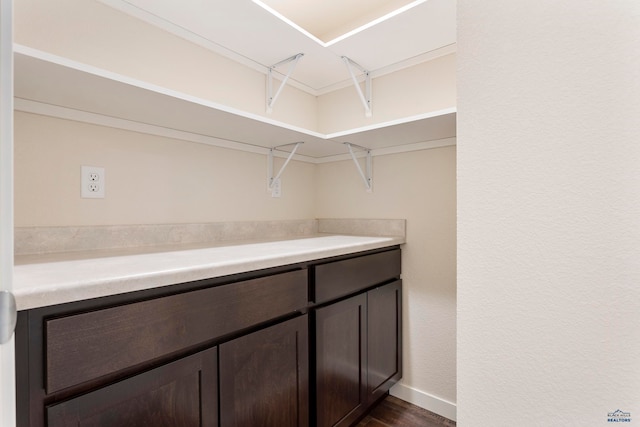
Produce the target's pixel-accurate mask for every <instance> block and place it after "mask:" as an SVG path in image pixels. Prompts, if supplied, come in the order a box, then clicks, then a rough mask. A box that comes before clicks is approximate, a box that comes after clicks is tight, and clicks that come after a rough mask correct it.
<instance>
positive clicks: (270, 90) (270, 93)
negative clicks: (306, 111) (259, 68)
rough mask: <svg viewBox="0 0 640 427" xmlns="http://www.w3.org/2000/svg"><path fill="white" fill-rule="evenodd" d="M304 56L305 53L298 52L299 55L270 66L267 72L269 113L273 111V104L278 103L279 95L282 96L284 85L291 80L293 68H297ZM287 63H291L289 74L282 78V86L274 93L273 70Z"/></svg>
mask: <svg viewBox="0 0 640 427" xmlns="http://www.w3.org/2000/svg"><path fill="white" fill-rule="evenodd" d="M303 56H304V53H298V54H297V55H293V56H292V57H290V58H287V59H285V60H283V61H280V62H278V63H277V64H274V65H272V66H271V67H269V71H268V73H267V113H271V112H272V111H273V106H274V104H275V103H276V100H277V99H278V96H280V92H282V89H283V88H284V85H285V84H287V80H289V77H291V74H293V70H294V69H295V68H296V65H297V64H298V61H299V60H300V58H302V57H303ZM285 64H289V70H288V71H287V74H286V75H285V77H284V79H283V80H282V83H280V87H278V90H277V91H276V93H275V95H274V94H273V70H275V69H276V68H277V67H279V66H281V65H285Z"/></svg>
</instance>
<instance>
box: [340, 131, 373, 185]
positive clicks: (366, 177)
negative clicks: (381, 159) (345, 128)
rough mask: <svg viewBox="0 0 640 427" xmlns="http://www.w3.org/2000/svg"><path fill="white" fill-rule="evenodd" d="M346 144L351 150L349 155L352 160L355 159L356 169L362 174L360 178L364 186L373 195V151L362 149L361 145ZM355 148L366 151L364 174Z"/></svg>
mask: <svg viewBox="0 0 640 427" xmlns="http://www.w3.org/2000/svg"><path fill="white" fill-rule="evenodd" d="M344 144H345V145H346V146H347V148H348V149H349V154H350V155H351V159H353V163H355V165H356V169H358V173H359V174H360V176H361V177H362V180H363V181H364V186H365V188H366V189H367V192H368V193H371V192H372V191H373V168H372V161H371V150H369V149H368V148H366V147H361V146H359V145H356V144H352V143H350V142H345V143H344ZM353 147H356V148H360V149H362V150H365V151H366V160H365V170H364V172H363V171H362V168H361V167H360V163H359V162H358V158H357V157H356V154H355V153H354V151H353Z"/></svg>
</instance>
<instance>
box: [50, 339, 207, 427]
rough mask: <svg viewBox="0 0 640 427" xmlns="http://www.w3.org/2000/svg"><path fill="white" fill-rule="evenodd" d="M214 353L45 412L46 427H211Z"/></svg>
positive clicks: (172, 364) (114, 385) (109, 387)
mask: <svg viewBox="0 0 640 427" xmlns="http://www.w3.org/2000/svg"><path fill="white" fill-rule="evenodd" d="M217 406H218V398H217V348H212V349H208V350H205V351H202V352H200V353H197V354H194V355H192V356H188V357H185V358H184V359H180V360H177V361H175V362H173V363H169V364H167V365H164V366H161V367H159V368H156V369H152V370H150V371H147V372H144V373H142V374H139V375H136V376H134V377H131V378H128V379H126V380H123V381H120V382H118V383H115V384H112V385H110V386H106V387H103V388H101V389H98V390H96V391H93V392H90V393H87V394H84V395H82V396H79V397H77V398H74V399H71V400H68V401H66V402H63V403H59V404H55V405H51V406H48V407H47V426H48V427H63V426H65V427H67V426H74V427H75V426H79V427H113V426H127V427H147V426H154V427H201V426H202V427H205V426H206V427H215V426H217V425H218V423H217V421H218V420H217V419H218V412H217Z"/></svg>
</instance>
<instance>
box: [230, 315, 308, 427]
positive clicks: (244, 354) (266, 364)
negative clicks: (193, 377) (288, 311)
mask: <svg viewBox="0 0 640 427" xmlns="http://www.w3.org/2000/svg"><path fill="white" fill-rule="evenodd" d="M308 327H309V326H308V320H307V316H306V315H304V316H300V317H296V318H294V319H291V320H288V321H286V322H282V323H279V324H277V325H274V326H271V327H269V328H266V329H263V330H260V331H257V332H254V333H252V334H249V335H245V336H243V337H240V338H237V339H235V340H233V341H229V342H227V343H224V344H222V345H220V424H221V426H225V427H231V426H233V427H303V426H307V425H308V423H309V385H308V378H309V362H308V360H309V351H308V345H309V344H308Z"/></svg>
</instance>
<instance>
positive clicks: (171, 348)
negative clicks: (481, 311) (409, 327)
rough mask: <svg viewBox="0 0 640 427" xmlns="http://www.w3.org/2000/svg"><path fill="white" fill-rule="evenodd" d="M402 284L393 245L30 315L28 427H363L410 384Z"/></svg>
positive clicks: (24, 374) (22, 421) (22, 339)
mask: <svg viewBox="0 0 640 427" xmlns="http://www.w3.org/2000/svg"><path fill="white" fill-rule="evenodd" d="M399 278H400V250H399V249H398V248H393V249H389V250H382V251H373V252H367V253H361V254H358V255H356V256H339V257H335V258H330V259H326V260H323V261H322V262H318V263H317V264H310V265H308V264H300V265H296V266H288V267H286V268H284V267H283V268H282V269H280V268H279V269H277V270H275V271H273V272H272V273H271V274H264V273H263V272H260V274H255V273H252V272H248V273H243V274H240V275H238V276H235V277H232V278H228V277H227V278H222V279H211V280H209V281H205V282H193V283H184V284H177V285H175V286H174V287H171V289H165V288H159V289H151V290H147V291H141V292H138V293H135V294H131V295H128V294H123V295H113V296H110V297H105V298H104V299H95V300H86V301H78V302H73V303H69V304H63V305H59V306H46V307H41V308H36V309H31V310H26V311H21V312H20V313H19V314H18V324H17V329H16V373H17V378H16V396H17V399H16V400H17V408H16V409H17V414H18V416H17V426H18V427H67V426H77V427H113V426H127V427H147V426H153V427H309V426H311V427H316V426H317V427H332V426H340V427H344V426H350V425H353V424H354V423H356V422H357V421H358V420H359V419H360V418H361V417H362V416H363V415H364V414H365V413H366V411H368V410H369V409H370V408H371V406H372V404H374V403H375V402H376V401H377V400H378V399H379V398H381V397H382V396H384V394H385V393H387V391H388V390H389V388H390V387H391V385H393V384H394V383H395V382H396V381H397V380H398V379H399V378H400V375H401V366H400V363H401V362H400V359H401V354H400V339H401V326H400V321H401V320H400V317H401V314H400V313H401V307H400V303H401V294H400V293H401V282H400V280H399ZM381 283H385V285H380V284H381Z"/></svg>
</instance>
